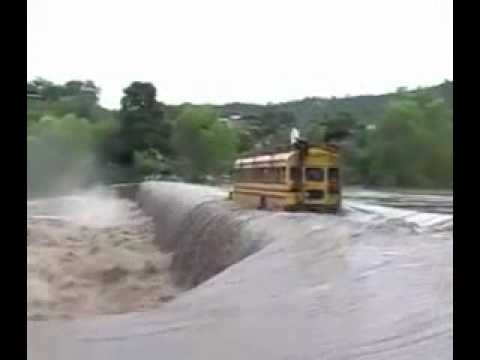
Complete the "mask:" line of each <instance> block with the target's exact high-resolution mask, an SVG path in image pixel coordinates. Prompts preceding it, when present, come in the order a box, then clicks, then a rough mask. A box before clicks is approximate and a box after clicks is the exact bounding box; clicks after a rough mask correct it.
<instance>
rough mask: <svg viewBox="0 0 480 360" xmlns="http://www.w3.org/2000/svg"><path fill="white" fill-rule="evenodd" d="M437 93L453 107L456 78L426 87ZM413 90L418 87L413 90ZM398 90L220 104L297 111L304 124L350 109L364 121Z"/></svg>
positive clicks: (254, 110)
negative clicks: (259, 103) (343, 95)
mask: <svg viewBox="0 0 480 360" xmlns="http://www.w3.org/2000/svg"><path fill="white" fill-rule="evenodd" d="M424 90H427V91H429V92H431V93H432V94H434V95H435V96H438V97H441V98H443V99H445V101H446V102H447V104H448V105H449V107H451V108H452V107H453V81H445V82H444V83H442V84H440V85H437V86H432V87H428V88H424ZM409 91H411V92H414V91H417V90H409ZM394 95H395V94H394V93H389V94H383V95H361V96H352V97H346V98H318V97H309V98H305V99H303V100H295V101H288V102H284V103H277V104H269V105H257V104H247V103H238V102H236V103H229V104H225V105H219V106H216V108H217V109H218V110H220V112H221V113H222V115H223V116H229V115H236V114H238V115H242V116H252V115H253V116H256V115H259V114H261V113H262V112H263V111H265V110H266V109H271V110H280V111H289V112H291V113H293V114H294V115H295V117H296V119H297V121H298V125H299V126H300V127H303V126H305V125H306V124H307V123H308V122H310V121H312V120H315V119H321V118H324V117H325V116H327V117H328V116H333V115H334V114H335V113H339V112H348V113H350V114H351V115H353V116H354V117H355V118H356V119H358V120H359V121H360V122H361V123H370V122H375V121H376V120H377V118H378V116H379V115H380V114H382V113H383V109H384V107H385V105H386V104H387V103H388V101H389V100H391V99H392V97H393V96H394Z"/></svg>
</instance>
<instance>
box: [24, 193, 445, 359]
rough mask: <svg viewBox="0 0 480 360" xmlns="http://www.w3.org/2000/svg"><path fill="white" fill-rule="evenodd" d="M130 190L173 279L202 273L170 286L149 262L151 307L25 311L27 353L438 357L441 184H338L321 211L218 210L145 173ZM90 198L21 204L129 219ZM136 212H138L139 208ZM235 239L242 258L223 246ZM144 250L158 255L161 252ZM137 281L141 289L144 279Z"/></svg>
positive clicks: (46, 213)
mask: <svg viewBox="0 0 480 360" xmlns="http://www.w3.org/2000/svg"><path fill="white" fill-rule="evenodd" d="M143 191H144V193H145V204H144V205H145V206H147V207H150V210H151V211H154V212H155V213H156V214H157V215H158V219H156V220H155V221H156V224H155V226H154V227H155V229H154V230H152V231H146V232H144V233H143V236H144V237H145V238H149V239H151V238H152V236H153V234H152V232H154V233H155V237H156V239H157V240H159V241H160V245H162V241H163V240H165V241H167V242H166V243H165V244H163V245H162V246H160V247H161V248H164V249H168V252H169V256H170V255H172V254H173V266H172V267H170V270H171V271H173V272H174V275H175V277H174V278H175V279H177V280H178V279H181V280H182V281H187V280H188V281H190V284H192V283H193V284H195V285H196V284H198V282H197V281H195V280H194V279H203V280H205V279H207V281H205V282H203V283H200V285H199V286H198V287H196V288H194V289H193V290H189V291H186V292H182V293H181V294H180V293H178V290H176V288H175V287H173V285H171V284H170V280H169V281H165V279H166V278H165V276H167V275H168V274H167V273H166V272H163V273H162V275H161V276H163V278H161V279H163V280H159V281H157V282H156V284H157V285H159V286H160V285H161V284H166V286H167V290H165V289H161V286H160V287H157V288H155V287H153V288H152V289H153V293H154V294H158V293H161V292H162V291H163V292H165V293H167V294H168V295H172V296H173V295H175V296H178V297H177V298H175V299H174V300H173V301H170V302H168V303H166V304H163V305H162V306H161V308H159V310H153V311H152V310H147V311H144V312H142V313H137V314H128V313H127V314H124V315H121V316H118V315H117V316H113V317H98V318H87V319H84V320H82V321H80V320H78V321H76V322H68V321H67V322H60V323H49V322H45V321H40V322H38V321H37V322H29V323H28V350H29V358H31V359H42V360H43V359H49V360H57V359H63V358H69V359H72V360H76V359H118V360H127V359H132V358H136V359H138V360H153V359H158V358H159V357H162V358H170V359H182V360H183V359H185V360H186V359H205V360H206V359H209V360H210V359H218V360H220V359H226V358H228V359H238V360H240V359H246V358H251V359H262V360H263V359H272V360H273V359H289V360H300V359H302V360H314V359H332V360H333V359H334V360H342V359H368V360H374V359H375V360H378V359H389V360H413V359H427V358H428V359H451V358H452V334H453V327H452V312H453V307H452V299H453V295H452V243H453V239H452V230H453V212H452V196H451V195H428V194H422V195H414V194H399V193H387V192H376V191H359V190H353V191H347V192H346V194H345V195H346V196H345V197H346V198H345V201H344V210H345V211H344V213H343V214H342V215H341V216H334V215H318V214H301V213H272V212H263V211H248V210H238V209H234V208H233V209H232V208H231V204H229V203H227V202H225V201H224V200H223V198H224V195H225V194H224V193H223V192H221V191H218V190H215V189H211V188H202V187H195V186H188V185H181V184H147V185H145V186H144V190H143ZM104 200H105V199H104ZM95 201H96V200H95ZM102 201H103V200H102ZM102 201H100V202H98V203H97V206H91V204H92V202H90V206H83V205H82V206H74V207H72V206H69V205H68V204H72V203H73V202H76V203H77V205H78V204H84V205H85V204H87V203H88V202H86V201H85V198H84V197H82V196H79V197H70V198H63V199H57V200H54V201H51V200H49V201H46V202H42V201H37V202H30V203H29V204H27V207H28V208H29V216H30V221H32V220H34V219H35V221H39V222H42V221H43V222H62V221H67V220H68V221H70V222H72V221H73V222H75V221H78V222H79V223H81V224H83V226H86V224H89V225H92V226H93V225H95V226H97V228H99V229H101V228H102V226H106V224H108V226H109V228H111V227H112V226H113V228H115V226H120V227H121V226H125V225H126V224H128V223H129V222H130V221H133V220H131V219H135V216H133V217H132V216H131V215H132V214H135V213H136V212H137V211H138V209H136V208H135V206H133V204H131V203H130V204H129V203H123V204H129V205H128V206H127V207H123V209H129V210H127V211H126V212H124V211H118V212H116V211H114V209H117V208H118V206H117V205H114V204H118V203H117V201H120V200H118V199H111V201H110V202H108V201H107V204H110V205H107V206H100V204H101V203H102ZM94 208H100V209H104V210H105V209H110V211H97V212H95V211H93V210H92V209H94ZM72 209H75V210H72ZM79 209H80V211H79ZM136 218H137V220H136V221H139V219H143V220H145V221H147V220H146V219H147V218H146V217H144V215H142V214H137V217H136ZM162 219H163V220H165V221H166V222H165V224H163V225H162ZM92 226H90V227H89V229H91V228H92ZM95 226H93V227H95ZM147 228H148V226H147ZM117 229H118V228H117ZM123 229H125V228H123ZM140 229H143V230H145V227H140V228H137V230H134V229H132V230H131V234H130V236H133V238H129V239H128V240H127V241H126V244H128V243H129V242H131V243H132V244H133V243H135V237H136V236H137V235H139V234H141V233H142V231H140ZM137 231H138V232H137ZM59 241H60V242H61V241H63V240H59ZM102 241H103V240H102ZM27 242H28V239H27ZM126 244H124V246H126ZM139 244H141V246H140V247H139V248H140V249H143V250H141V251H139V252H138V254H136V253H135V252H129V255H128V256H129V257H130V256H132V257H135V256H137V255H139V254H146V253H149V252H150V253H151V252H152V249H151V248H149V247H148V244H147V243H145V242H142V241H140V243H139ZM49 245H50V247H53V248H55V246H57V245H58V244H57V245H55V243H51V244H49ZM32 246H33V242H31V244H30V245H28V247H32ZM89 246H90V248H89V250H90V251H91V243H90V245H89ZM107 247H108V246H107ZM239 251H241V252H243V253H244V254H250V256H248V257H246V258H243V257H242V256H244V255H242V256H240V257H238V256H235V254H236V253H238V252H239ZM37 252H38V251H37ZM39 252H44V250H41V251H39ZM30 256H34V255H33V254H30ZM149 256H152V257H154V256H159V258H158V261H159V262H160V263H163V264H166V263H165V262H163V261H170V260H168V259H166V258H165V256H167V255H166V254H162V253H161V252H158V255H154V254H149ZM138 259H144V258H143V257H142V256H139V257H138ZM150 259H152V258H150ZM242 259H243V260H242ZM134 263H136V264H139V263H141V261H140V262H134ZM232 263H234V265H232V266H230V267H228V268H226V269H225V270H224V271H223V272H221V273H219V274H218V275H217V276H214V277H213V278H210V279H208V276H207V277H206V278H205V275H209V274H210V275H209V276H211V275H213V274H214V273H215V271H217V272H218V270H219V269H222V268H225V267H226V266H228V265H230V264H232ZM117 265H118V266H119V267H122V266H124V267H126V265H121V264H120V265H119V264H117ZM222 266H223V267H222ZM50 270H51V269H50ZM101 270H102V271H104V270H105V269H101ZM107 270H108V269H107ZM130 270H131V272H130V273H128V274H125V272H122V274H123V276H127V277H128V278H129V279H130V280H132V282H133V283H138V284H142V281H144V279H145V278H147V279H148V278H149V276H152V274H151V273H150V272H149V271H146V274H145V269H144V268H143V267H142V266H139V267H135V268H131V269H130ZM206 270H208V271H206ZM205 271H206V272H205ZM212 271H213V273H212ZM33 273H35V272H34V271H33ZM97 274H98V273H97ZM100 274H101V272H100ZM154 278H155V277H153V278H150V279H151V281H153V282H154V283H155V281H156V280H152V279H154ZM192 279H193V280H192ZM162 281H163V282H162ZM132 282H128V281H127V283H130V284H131V283H132ZM120 284H121V282H120ZM27 285H28V280H27ZM168 286H172V287H171V288H168ZM101 287H102V285H95V286H93V289H94V290H95V291H96V292H95V296H93V298H96V299H97V301H98V302H97V304H104V303H105V301H104V300H101V299H100V300H99V299H98V297H100V298H101V296H103V294H105V293H108V290H107V291H105V290H102V289H101ZM108 289H112V288H111V287H110V285H109V287H108ZM113 289H115V287H114V288H113ZM143 289H144V290H145V291H146V292H144V293H143V295H145V296H147V295H146V294H148V291H149V287H148V281H147V283H146V284H145V286H143ZM168 289H170V290H168ZM84 290H85V289H84ZM85 291H87V290H85ZM110 291H112V290H110ZM118 294H120V293H118ZM124 294H125V293H124ZM119 296H120V295H119ZM147 298H148V299H150V300H152V299H153V305H152V302H147V303H148V304H149V305H148V306H147V309H149V308H154V307H155V305H154V301H155V298H152V297H148V296H147ZM109 299H110V300H109V301H115V297H113V298H112V297H110V298H109ZM139 303H142V301H139ZM161 304H162V301H160V300H159V301H158V306H160V305H161ZM129 305H130V306H127V307H125V308H124V309H121V310H118V309H117V311H114V312H125V311H126V312H128V311H132V310H134V309H135V305H138V303H136V302H135V301H133V302H130V303H129ZM56 306H59V305H58V304H57V305H56ZM93 308H95V306H94V307H93ZM60 309H62V307H61V306H60ZM73 310H75V308H73ZM139 310H145V309H141V308H140V309H139ZM101 312H102V311H93V314H96V313H101ZM104 312H106V313H108V312H109V311H104ZM87 313H89V312H88V311H87ZM91 313H92V312H90V314H91ZM82 314H83V313H82V312H80V313H79V314H78V315H80V316H81V315H82ZM45 316H46V317H47V318H48V313H47V314H46V315H45ZM140 349H141V350H140Z"/></svg>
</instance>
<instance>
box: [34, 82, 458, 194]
mask: <svg viewBox="0 0 480 360" xmlns="http://www.w3.org/2000/svg"><path fill="white" fill-rule="evenodd" d="M452 87H453V83H451V82H445V83H444V84H442V85H439V86H438V87H433V88H429V89H419V90H415V91H406V90H400V91H399V92H397V93H395V94H388V95H382V96H377V97H375V96H372V97H356V98H346V99H329V100H326V99H315V98H312V99H305V100H302V101H295V102H290V103H283V104H269V105H266V106H261V105H248V104H239V103H238V104H227V105H224V106H197V105H191V104H184V105H179V106H172V105H165V104H163V103H162V102H160V101H158V100H157V91H156V88H155V87H154V86H153V85H152V84H151V83H145V82H133V83H132V84H130V85H129V86H128V87H126V88H125V89H124V95H123V97H122V99H121V103H120V110H119V111H111V110H107V109H104V108H102V107H101V106H100V105H99V104H98V99H99V95H100V89H99V88H98V87H97V86H96V85H95V83H94V82H92V81H77V80H73V81H69V82H67V83H65V84H63V85H59V84H54V83H52V82H50V81H47V80H44V79H37V80H35V81H32V82H29V83H27V94H28V95H29V97H28V99H27V129H28V131H27V150H28V158H27V189H28V192H29V194H30V195H41V194H48V193H55V192H62V191H70V190H72V189H74V188H77V187H81V186H86V185H89V184H92V183H96V182H103V183H114V182H124V181H140V180H142V179H145V178H152V177H157V178H158V177H162V178H165V177H167V178H172V177H174V176H180V177H181V178H183V179H185V180H187V181H205V179H208V178H219V177H220V176H221V175H224V174H228V173H229V170H230V169H231V165H232V162H233V159H234V158H235V157H236V156H239V154H242V153H247V152H250V151H252V150H258V149H262V148H265V147H272V146H275V145H282V144H286V143H288V141H289V132H290V129H291V128H292V127H298V128H300V129H301V131H302V133H303V134H304V135H306V136H307V138H308V139H309V140H310V141H311V142H314V143H319V142H323V141H325V140H327V141H336V142H340V143H341V145H342V148H343V152H344V161H345V169H346V181H348V182H350V183H358V184H365V185H376V186H404V187H407V186H408V187H449V186H451V184H452V181H453V180H452V178H453V175H452V173H453V143H452V142H453V140H452V133H453V126H452V124H453V122H452V104H451V89H452Z"/></svg>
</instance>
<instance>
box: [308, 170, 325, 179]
mask: <svg viewBox="0 0 480 360" xmlns="http://www.w3.org/2000/svg"><path fill="white" fill-rule="evenodd" d="M305 178H306V179H307V181H324V180H325V171H324V170H323V169H322V168H307V169H305Z"/></svg>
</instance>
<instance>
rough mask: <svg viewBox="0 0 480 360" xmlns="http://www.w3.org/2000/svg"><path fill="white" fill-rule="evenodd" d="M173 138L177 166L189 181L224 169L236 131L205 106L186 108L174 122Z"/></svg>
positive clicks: (229, 162)
mask: <svg viewBox="0 0 480 360" xmlns="http://www.w3.org/2000/svg"><path fill="white" fill-rule="evenodd" d="M172 140H173V146H174V149H175V151H176V154H177V164H178V169H179V171H180V172H181V175H183V176H184V177H186V178H187V179H188V180H191V181H199V180H201V179H202V177H203V176H205V175H219V174H221V173H222V172H224V171H227V170H228V169H229V168H230V167H231V165H232V161H233V158H234V157H235V153H236V150H237V145H238V143H237V137H236V133H235V131H234V130H232V129H231V128H230V127H229V126H228V125H227V124H225V123H223V122H220V121H218V114H217V112H216V111H215V110H214V109H213V108H211V107H208V106H187V107H185V108H184V109H183V111H182V112H181V113H180V115H179V117H178V118H177V119H176V121H175V128H174V132H173V139H172Z"/></svg>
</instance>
